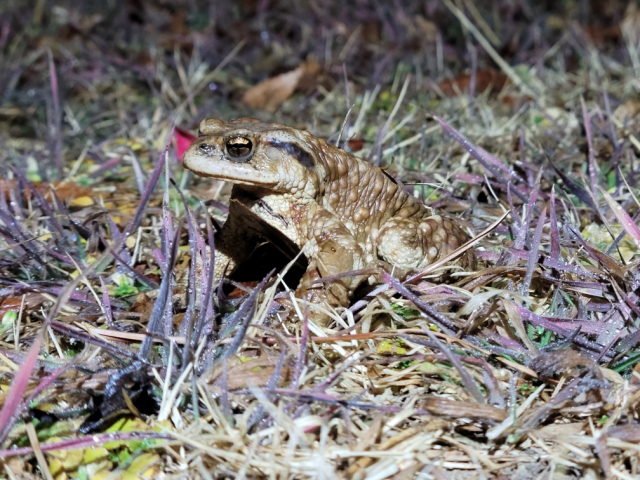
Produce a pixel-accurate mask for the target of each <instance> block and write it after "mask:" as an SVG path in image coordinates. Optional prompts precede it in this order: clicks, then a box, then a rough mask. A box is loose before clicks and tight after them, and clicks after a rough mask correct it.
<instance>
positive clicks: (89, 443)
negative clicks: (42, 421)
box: [0, 432, 173, 458]
mask: <svg viewBox="0 0 640 480" xmlns="http://www.w3.org/2000/svg"><path fill="white" fill-rule="evenodd" d="M146 439H149V440H151V439H158V440H173V437H171V435H169V434H167V433H156V432H116V433H102V434H96V435H87V436H86V437H80V438H72V439H70V440H62V441H60V442H51V443H41V444H40V445H39V447H40V450H42V451H43V452H50V451H54V450H70V449H73V448H89V447H95V446H96V445H102V444H103V443H110V442H126V441H129V440H135V441H140V440H146ZM32 453H33V447H21V448H12V449H10V450H0V458H9V457H15V456H18V455H29V454H32Z"/></svg>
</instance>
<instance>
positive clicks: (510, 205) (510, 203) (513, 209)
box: [507, 182, 522, 227]
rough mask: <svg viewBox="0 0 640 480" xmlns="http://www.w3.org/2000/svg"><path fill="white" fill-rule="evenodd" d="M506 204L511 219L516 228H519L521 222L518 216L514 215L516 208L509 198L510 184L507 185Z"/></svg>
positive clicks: (510, 197) (511, 198)
mask: <svg viewBox="0 0 640 480" xmlns="http://www.w3.org/2000/svg"><path fill="white" fill-rule="evenodd" d="M507 203H508V204H509V210H511V218H512V219H513V223H515V224H516V226H518V227H521V226H522V221H521V220H520V216H519V215H518V214H517V213H516V207H515V206H514V205H513V197H512V196H511V182H509V183H507Z"/></svg>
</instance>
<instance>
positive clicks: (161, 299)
mask: <svg viewBox="0 0 640 480" xmlns="http://www.w3.org/2000/svg"><path fill="white" fill-rule="evenodd" d="M181 232H182V223H180V224H179V225H178V228H177V229H176V233H175V235H174V238H173V248H172V249H171V255H170V256H169V259H168V262H167V269H166V270H165V271H164V272H162V273H163V275H162V281H161V282H160V290H159V292H158V298H156V302H155V303H154V304H153V309H152V310H151V315H150V316H149V323H148V324H147V332H148V333H149V334H150V335H148V336H147V337H146V338H145V339H144V340H143V342H142V346H141V347H140V353H139V355H138V358H139V359H140V360H144V359H146V358H147V357H148V356H149V350H151V345H152V342H153V338H152V335H155V334H157V332H158V326H159V325H160V320H161V319H162V318H163V317H164V315H165V313H166V305H167V301H170V300H171V299H170V298H169V290H170V287H171V271H172V270H173V267H174V265H175V262H176V258H177V257H178V244H179V243H180V241H179V240H180V234H181Z"/></svg>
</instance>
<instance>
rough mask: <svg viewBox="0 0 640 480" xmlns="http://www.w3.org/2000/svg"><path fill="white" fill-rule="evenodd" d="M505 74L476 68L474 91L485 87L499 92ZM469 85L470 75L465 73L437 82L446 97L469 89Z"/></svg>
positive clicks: (503, 82) (504, 81)
mask: <svg viewBox="0 0 640 480" xmlns="http://www.w3.org/2000/svg"><path fill="white" fill-rule="evenodd" d="M507 80H508V79H507V76H506V75H505V74H504V73H502V72H499V71H497V70H478V71H477V72H476V92H484V91H485V90H486V89H487V88H490V89H491V92H492V93H498V92H500V91H501V90H502V89H503V88H504V86H505V85H506V84H507ZM470 85H471V75H470V74H468V73H465V74H464V75H460V76H459V77H458V78H455V79H453V80H451V79H448V80H443V81H441V82H440V83H439V84H438V87H439V88H440V90H442V93H444V94H445V95H446V96H448V97H456V96H458V95H459V93H460V92H462V93H464V92H465V91H468V90H469V86H470Z"/></svg>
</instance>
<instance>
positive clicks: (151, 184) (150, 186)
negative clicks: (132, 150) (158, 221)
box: [123, 127, 173, 239]
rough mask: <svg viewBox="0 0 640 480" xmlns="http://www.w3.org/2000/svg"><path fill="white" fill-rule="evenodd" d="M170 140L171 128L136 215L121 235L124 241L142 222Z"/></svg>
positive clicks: (171, 136)
mask: <svg viewBox="0 0 640 480" xmlns="http://www.w3.org/2000/svg"><path fill="white" fill-rule="evenodd" d="M172 138H173V127H172V128H171V131H170V132H169V137H168V139H167V143H166V144H165V146H164V150H163V152H162V154H161V155H160V160H159V161H158V163H157V164H156V166H155V167H153V171H152V172H151V175H150V176H149V180H148V181H147V185H146V187H145V188H144V192H143V194H142V197H141V198H140V204H139V205H138V208H137V209H136V213H135V215H134V217H133V220H131V223H129V225H127V227H126V228H125V230H124V234H123V238H124V239H126V238H127V237H128V236H129V235H131V233H133V232H134V231H135V230H136V229H137V228H138V226H139V225H140V222H141V221H142V214H143V213H144V209H145V207H146V206H147V202H148V201H149V198H151V194H152V193H153V189H154V188H155V187H156V185H157V184H158V179H159V178H160V174H161V173H162V167H164V165H165V159H166V158H167V153H168V151H169V146H170V145H171V140H172Z"/></svg>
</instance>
